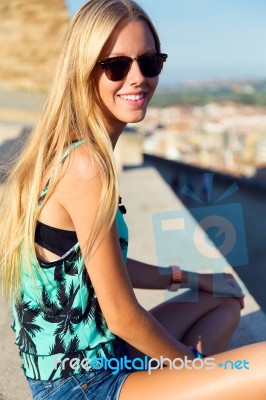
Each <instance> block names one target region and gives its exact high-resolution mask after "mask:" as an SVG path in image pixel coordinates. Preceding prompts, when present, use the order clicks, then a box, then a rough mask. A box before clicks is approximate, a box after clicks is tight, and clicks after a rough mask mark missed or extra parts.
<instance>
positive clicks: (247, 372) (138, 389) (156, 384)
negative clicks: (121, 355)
mask: <svg viewBox="0 0 266 400" xmlns="http://www.w3.org/2000/svg"><path fill="white" fill-rule="evenodd" d="M265 356H266V343H257V344H253V345H249V346H245V347H241V348H239V349H234V350H231V351H227V352H225V353H221V354H218V355H216V356H214V358H215V364H216V368H215V369H212V370H205V369H200V370H195V369H192V370H188V369H186V368H183V369H180V370H175V369H170V368H164V369H162V370H161V369H157V370H155V371H153V372H152V373H151V374H150V375H149V374H148V372H147V371H140V372H133V373H132V374H131V375H129V376H128V378H127V379H126V381H125V383H124V384H123V386H122V389H121V392H120V396H119V400H135V399H138V400H147V399H153V400H161V399H164V400H174V399H182V400H191V399H195V400H206V399H215V400H224V399H227V400H250V399H256V400H265V398H266V379H265V372H266V366H265ZM228 359H231V360H233V361H236V360H244V359H245V360H247V361H248V362H249V368H250V369H245V368H242V369H234V370H232V369H231V368H230V369H224V368H220V367H219V366H218V364H219V363H220V362H222V363H224V362H225V361H226V360H228Z"/></svg>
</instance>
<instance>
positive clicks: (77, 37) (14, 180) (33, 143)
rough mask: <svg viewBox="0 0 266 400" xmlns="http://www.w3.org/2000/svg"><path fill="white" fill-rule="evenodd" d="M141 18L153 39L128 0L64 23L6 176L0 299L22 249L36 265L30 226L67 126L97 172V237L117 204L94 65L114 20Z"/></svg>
mask: <svg viewBox="0 0 266 400" xmlns="http://www.w3.org/2000/svg"><path fill="white" fill-rule="evenodd" d="M138 19H144V20H145V21H146V22H147V23H148V25H149V26H150V29H151V31H152V32H153V35H154V40H155V45H156V50H157V51H160V41H159V38H158V35H157V32H156V29H155V28H154V26H153V24H152V22H151V20H150V19H149V17H148V16H147V14H146V13H145V12H144V11H143V10H142V9H141V8H140V7H139V6H138V5H137V4H136V3H135V2H134V1H131V0H106V1H105V0H91V1H89V2H88V3H87V4H85V5H84V6H83V7H82V8H81V9H80V10H79V11H78V13H77V14H76V15H75V17H74V18H73V20H72V21H71V23H70V26H69V29H68V32H67V34H66V38H65V41H64V43H63V47H62V52H61V55H60V57H59V60H58V64H57V69H56V72H55V77H54V81H53V84H52V88H51V92H50V95H49V97H48V99H47V102H46V105H45V107H44V110H43V113H42V116H41V118H40V120H39V122H38V124H37V126H36V128H35V129H34V130H33V131H32V133H31V134H30V135H29V137H28V139H27V141H26V144H25V146H24V149H23V151H22V152H21V154H20V155H19V157H18V159H17V160H16V162H15V164H14V165H13V166H12V169H11V172H10V173H9V174H8V177H7V179H6V182H5V190H4V194H3V196H2V201H1V208H0V210H1V219H0V237H1V239H0V277H1V281H2V288H3V294H4V296H5V298H6V299H9V300H10V299H12V298H15V299H18V298H19V296H20V291H21V284H22V280H21V249H22V248H23V251H24V253H25V259H26V264H27V267H28V268H29V271H30V272H31V273H32V265H31V264H32V257H34V260H35V262H36V265H38V262H37V259H36V255H35V251H33V252H31V249H34V234H35V228H36V221H37V219H38V215H39V213H40V211H41V209H42V207H43V205H44V204H45V202H46V201H47V200H48V198H49V197H50V196H51V195H52V193H53V191H54V189H55V187H56V184H57V183H58V181H59V173H60V166H61V164H60V161H61V158H62V155H63V152H64V150H65V146H66V145H67V146H69V145H70V143H71V133H73V132H75V136H76V137H77V138H78V139H83V140H85V141H86V143H87V146H89V148H90V153H91V154H92V155H93V157H94V160H95V161H96V162H97V163H98V165H99V168H100V171H101V175H102V182H103V187H102V196H101V199H100V206H99V210H98V214H97V216H96V220H95V224H94V227H93V237H94V239H96V238H97V235H98V234H99V232H100V229H101V228H102V227H103V224H104V223H106V221H107V225H108V227H109V228H110V226H111V224H112V222H113V220H114V218H115V213H116V209H117V202H116V201H114V199H117V200H118V184H117V175H116V168H115V162H114V159H113V151H112V146H111V141H110V137H109V135H108V133H107V130H106V127H105V126H104V123H103V112H102V107H101V99H100V98H99V95H98V92H97V86H96V84H95V81H94V68H95V65H96V63H97V61H98V59H99V56H100V53H101V51H102V48H103V46H104V45H105V43H106V41H107V40H108V38H109V37H110V35H111V33H112V32H113V30H114V28H115V27H116V26H117V24H118V23H119V22H120V21H122V20H129V21H131V20H138ZM51 160H52V162H53V166H54V171H53V177H52V179H51V182H50V186H49V191H48V193H47V196H46V199H45V201H44V202H43V204H42V206H41V207H40V208H39V209H38V211H37V203H38V198H39V196H40V190H41V182H42V179H43V177H44V174H45V173H46V172H47V171H48V167H49V166H51Z"/></svg>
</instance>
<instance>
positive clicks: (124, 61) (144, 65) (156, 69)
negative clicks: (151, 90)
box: [97, 53, 167, 82]
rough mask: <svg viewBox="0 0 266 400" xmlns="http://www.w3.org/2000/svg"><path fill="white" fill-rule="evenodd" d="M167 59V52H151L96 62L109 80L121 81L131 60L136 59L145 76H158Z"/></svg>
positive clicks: (128, 68) (128, 69)
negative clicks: (134, 56) (133, 56)
mask: <svg viewBox="0 0 266 400" xmlns="http://www.w3.org/2000/svg"><path fill="white" fill-rule="evenodd" d="M166 59H167V54H163V53H152V54H143V55H142V56H139V57H136V58H131V57H126V56H120V57H111V58H106V59H105V60H101V61H99V62H98V63H97V64H99V65H100V67H101V68H102V69H103V70H104V72H105V75H106V77H107V78H108V79H109V80H110V81H114V82H117V81H122V80H123V79H125V78H126V77H127V75H128V73H129V71H130V67H131V64H132V63H133V61H135V60H136V61H137V62H138V64H139V68H140V70H141V73H142V74H143V75H144V76H146V77H147V78H154V77H155V76H158V75H159V74H160V73H161V71H162V69H163V63H164V62H165V61H166Z"/></svg>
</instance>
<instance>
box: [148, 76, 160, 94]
mask: <svg viewBox="0 0 266 400" xmlns="http://www.w3.org/2000/svg"><path fill="white" fill-rule="evenodd" d="M158 83H159V76H156V77H155V78H149V87H150V93H151V96H152V95H153V93H154V92H155V90H156V88H157V86H158Z"/></svg>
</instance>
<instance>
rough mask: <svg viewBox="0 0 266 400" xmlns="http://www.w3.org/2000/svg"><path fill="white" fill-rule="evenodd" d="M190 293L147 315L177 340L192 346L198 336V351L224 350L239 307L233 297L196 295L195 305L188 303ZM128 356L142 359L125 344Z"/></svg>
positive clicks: (233, 327)
mask: <svg viewBox="0 0 266 400" xmlns="http://www.w3.org/2000/svg"><path fill="white" fill-rule="evenodd" d="M191 296H192V293H191V292H190V291H188V292H186V293H184V294H182V295H179V296H177V298H176V299H178V301H166V302H164V303H161V304H159V305H158V306H156V307H155V308H153V309H151V310H150V312H151V313H152V314H153V316H154V317H155V318H156V319H157V320H158V321H159V322H160V323H161V324H162V325H163V326H164V327H165V329H166V330H167V331H168V332H170V333H171V334H172V335H173V336H174V337H175V338H176V339H177V340H179V341H181V342H183V343H184V344H186V345H191V346H196V344H197V342H198V339H199V337H201V341H202V349H201V350H202V351H203V352H204V353H206V354H208V355H211V354H217V353H220V352H222V351H225V350H226V348H227V345H228V343H229V341H230V339H231V336H232V334H233V332H234V330H235V329H236V327H237V325H238V323H239V319H240V304H239V302H238V300H236V299H233V298H222V297H213V295H212V294H211V293H206V292H199V299H198V301H197V302H191V301H189V300H190V299H191ZM128 347H129V351H130V355H131V357H141V356H143V355H142V354H141V353H140V352H139V351H138V350H137V349H135V348H133V347H132V346H130V345H128Z"/></svg>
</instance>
